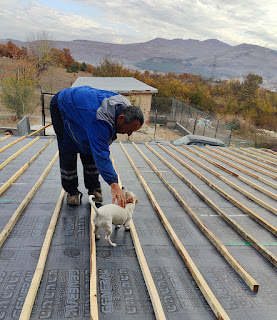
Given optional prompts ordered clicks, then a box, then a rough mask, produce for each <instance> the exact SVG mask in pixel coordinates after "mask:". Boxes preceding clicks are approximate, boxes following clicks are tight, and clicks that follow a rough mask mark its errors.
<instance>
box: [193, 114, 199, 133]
mask: <svg viewBox="0 0 277 320" xmlns="http://www.w3.org/2000/svg"><path fill="white" fill-rule="evenodd" d="M197 118H198V111H197V113H196V118H195V121H194V127H193V133H192V134H194V132H195V128H196V123H197Z"/></svg>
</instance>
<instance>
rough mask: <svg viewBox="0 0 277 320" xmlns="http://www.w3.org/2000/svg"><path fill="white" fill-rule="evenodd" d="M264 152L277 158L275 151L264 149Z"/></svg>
mask: <svg viewBox="0 0 277 320" xmlns="http://www.w3.org/2000/svg"><path fill="white" fill-rule="evenodd" d="M262 151H265V152H268V153H271V154H273V155H274V156H277V152H275V151H273V150H270V149H265V148H262Z"/></svg>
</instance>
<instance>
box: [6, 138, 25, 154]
mask: <svg viewBox="0 0 277 320" xmlns="http://www.w3.org/2000/svg"><path fill="white" fill-rule="evenodd" d="M25 138H26V136H23V137H20V138H18V139H16V140H14V141H13V142H10V143H9V144H7V145H6V146H4V147H2V148H1V149H0V153H1V152H3V151H5V150H6V149H8V148H10V147H11V146H13V145H14V144H16V143H17V142H19V141H21V140H23V139H25Z"/></svg>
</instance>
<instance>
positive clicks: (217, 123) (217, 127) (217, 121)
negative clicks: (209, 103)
mask: <svg viewBox="0 0 277 320" xmlns="http://www.w3.org/2000/svg"><path fill="white" fill-rule="evenodd" d="M219 121H220V120H217V124H216V129H215V135H214V137H215V138H216V135H217V129H218V125H219Z"/></svg>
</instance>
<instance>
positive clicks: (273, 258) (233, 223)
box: [158, 145, 277, 267]
mask: <svg viewBox="0 0 277 320" xmlns="http://www.w3.org/2000/svg"><path fill="white" fill-rule="evenodd" d="M158 146H159V147H160V148H161V149H163V150H164V151H165V152H166V153H168V154H169V155H171V156H172V157H173V158H174V159H176V160H177V161H178V162H180V163H181V164H183V165H184V166H185V167H186V168H188V169H189V170H190V171H192V172H193V173H194V174H195V175H196V176H197V177H198V178H200V179H201V180H202V181H204V182H205V183H207V184H208V185H209V186H210V187H211V188H213V189H214V190H218V192H219V193H220V194H221V195H223V196H226V199H227V200H229V199H230V201H232V202H233V200H234V198H232V197H231V196H230V195H228V194H227V193H224V192H223V191H222V190H221V189H220V188H218V187H217V186H216V185H215V184H214V183H213V182H211V181H210V180H209V179H207V178H206V177H204V176H203V175H202V174H201V173H199V172H198V171H197V170H196V169H194V168H192V167H191V166H189V165H188V164H187V163H185V162H184V161H183V160H181V159H180V158H178V157H176V156H175V154H173V153H172V152H170V151H169V150H167V149H166V148H165V147H163V146H161V145H158ZM194 162H196V161H195V159H194ZM184 182H185V180H184ZM188 185H189V186H190V187H191V188H192V189H193V190H194V191H195V192H197V189H195V188H194V187H193V185H192V184H188ZM198 195H199V196H200V197H201V199H203V200H204V201H205V202H206V203H207V204H208V205H209V206H210V207H211V208H212V209H213V210H214V211H215V212H217V213H218V214H219V215H220V216H221V217H222V218H223V219H224V220H225V221H226V222H227V223H228V224H229V225H230V226H231V227H232V228H233V229H234V230H236V231H237V232H238V233H239V234H240V235H241V236H242V237H243V238H244V239H246V240H247V241H248V242H249V243H251V244H252V246H253V247H255V248H256V249H257V250H258V251H259V252H260V253H261V254H262V255H263V256H264V257H265V258H266V259H267V260H268V261H269V262H271V263H272V264H273V265H274V266H275V267H277V256H275V255H274V254H273V253H272V252H270V251H269V250H267V249H266V247H265V246H263V245H262V244H261V243H260V242H259V241H257V240H256V239H255V238H254V237H252V236H251V234H250V233H248V232H247V231H245V230H244V229H243V228H242V227H241V226H240V225H239V224H238V223H237V222H236V221H235V220H233V219H232V218H231V217H229V216H228V214H226V213H225V212H224V211H223V210H221V209H220V208H219V207H218V206H217V205H216V204H215V203H213V202H212V201H210V200H209V199H208V198H206V197H203V198H202V196H201V193H200V194H198ZM239 205H240V206H242V208H243V205H242V204H239ZM260 219H261V218H260ZM275 230H276V228H275V227H274V226H272V231H271V232H272V233H275V235H276V231H275Z"/></svg>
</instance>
